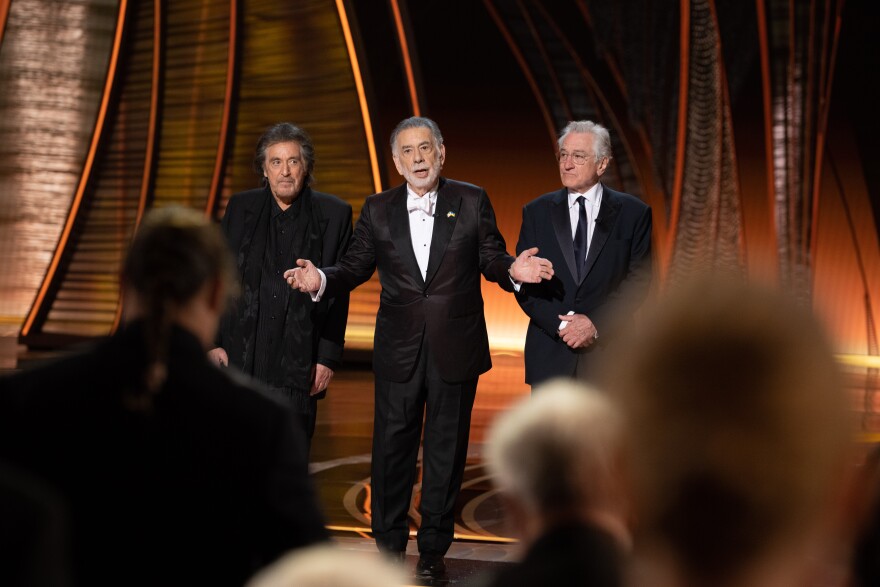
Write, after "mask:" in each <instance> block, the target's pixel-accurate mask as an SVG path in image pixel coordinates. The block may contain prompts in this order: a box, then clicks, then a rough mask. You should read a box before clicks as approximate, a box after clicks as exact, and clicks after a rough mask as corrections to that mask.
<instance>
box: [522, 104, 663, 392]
mask: <svg viewBox="0 0 880 587" xmlns="http://www.w3.org/2000/svg"><path fill="white" fill-rule="evenodd" d="M610 159H611V140H610V137H609V135H608V130H607V129H605V128H604V127H602V126H601V125H598V124H596V123H593V122H590V121H586V120H581V121H575V122H570V123H569V124H568V125H567V126H566V127H565V128H564V129H563V130H562V133H561V135H560V137H559V153H558V160H559V175H560V177H561V179H562V185H563V186H564V187H563V188H562V189H561V190H557V191H555V192H550V193H547V194H544V195H543V196H541V197H539V198H537V199H535V200H533V201H532V202H529V203H528V204H526V206H525V207H524V208H523V221H522V228H521V229H520V234H519V242H518V243H517V247H516V248H517V251H518V252H519V251H523V250H525V249H528V248H531V247H537V248H539V249H540V250H541V254H542V255H544V256H545V257H546V258H547V259H548V260H549V261H551V262H552V263H553V266H554V268H555V275H554V277H553V279H551V280H549V281H542V282H541V283H535V284H523V286H522V287H521V288H520V290H519V292H518V293H517V301H518V302H519V304H520V306H521V307H522V309H523V311H524V312H525V313H526V314H528V316H529V318H531V320H530V321H529V326H528V332H527V334H526V344H525V363H526V383H529V384H531V385H532V386H534V385H537V384H538V383H540V382H542V381H544V380H547V379H550V378H552V377H556V376H568V377H574V376H578V377H581V378H585V379H588V380H589V379H595V376H596V371H597V367H598V364H599V362H600V361H601V357H602V351H603V348H604V347H605V346H606V345H607V344H608V343H609V342H613V341H614V340H615V338H617V335H618V334H619V332H620V331H621V329H623V328H626V327H627V325H628V324H629V323H630V322H631V318H632V315H633V313H634V312H635V310H636V309H637V308H638V306H639V304H641V302H642V301H643V300H644V298H645V295H646V294H647V291H648V287H649V286H650V282H651V272H652V268H651V208H650V207H648V205H646V204H645V203H644V202H642V201H641V200H639V199H638V198H636V197H634V196H631V195H629V194H624V193H621V192H616V191H614V190H612V189H610V188H608V187H607V186H605V185H604V184H602V183H601V182H600V181H599V179H600V178H601V177H602V174H603V173H605V170H606V169H607V168H608V162H609V161H610Z"/></svg>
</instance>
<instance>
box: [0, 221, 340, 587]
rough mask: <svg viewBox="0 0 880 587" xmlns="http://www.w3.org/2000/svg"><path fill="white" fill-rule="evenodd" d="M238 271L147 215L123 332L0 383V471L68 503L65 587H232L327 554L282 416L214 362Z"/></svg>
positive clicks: (292, 427)
mask: <svg viewBox="0 0 880 587" xmlns="http://www.w3.org/2000/svg"><path fill="white" fill-rule="evenodd" d="M234 271H235V269H234V265H233V260H232V259H231V257H230V255H229V251H228V247H227V245H226V243H225V241H224V238H223V235H222V234H221V233H220V230H219V229H218V228H217V227H216V226H215V225H214V224H213V223H211V222H209V221H207V220H206V219H205V218H204V217H203V216H202V215H201V214H199V213H197V212H194V211H192V210H185V209H182V208H176V207H166V208H162V209H160V210H157V211H154V212H151V213H150V214H148V215H147V216H146V217H145V219H144V222H143V224H142V225H141V228H140V229H139V231H138V234H137V235H136V237H135V239H134V241H133V243H132V247H131V250H130V252H129V254H128V256H127V259H126V263H125V267H124V270H123V280H122V281H123V286H124V291H125V302H126V303H125V313H126V316H125V324H124V326H123V327H122V328H121V329H120V330H119V331H118V332H117V333H116V334H114V335H113V336H112V337H110V338H108V339H106V340H104V341H101V342H99V343H98V344H97V345H96V346H94V347H93V348H91V349H89V350H85V351H84V352H80V353H77V354H75V355H73V356H69V357H67V358H63V359H61V360H58V361H57V362H54V363H51V364H48V365H46V366H44V367H42V368H37V369H34V370H31V371H25V372H22V373H19V374H16V375H13V376H11V377H7V378H3V379H0V458H3V459H6V460H8V462H9V463H11V464H13V465H14V466H17V467H20V468H21V469H23V470H24V471H26V472H28V473H30V474H32V475H34V476H37V477H39V478H40V479H42V480H43V481H45V482H46V483H47V484H48V485H49V486H50V487H52V488H54V489H55V490H56V491H57V492H58V493H59V494H60V496H61V497H62V498H63V499H64V500H65V505H66V507H67V513H68V515H69V517H68V520H69V527H70V530H71V537H70V541H69V544H70V545H71V548H72V552H71V556H72V566H73V573H74V577H73V584H74V585H77V584H78V585H144V586H148V585H149V586H153V585H230V586H232V585H236V586H238V585H242V584H243V583H244V582H245V581H246V580H247V579H248V577H250V576H251V575H252V574H253V573H254V572H255V571H256V570H258V569H259V568H261V567H262V566H264V565H266V564H268V563H270V562H272V561H273V560H274V559H275V558H277V557H278V556H279V555H280V554H282V553H284V552H285V551H287V550H289V549H291V548H294V547H298V546H303V545H306V544H310V543H313V542H316V541H323V540H326V538H327V535H326V531H325V529H324V526H323V519H322V518H323V517H322V515H321V513H320V510H319V508H318V505H317V500H316V497H315V494H314V491H313V489H312V487H311V485H310V481H309V478H308V469H307V462H306V452H305V446H304V443H305V440H304V438H305V435H304V433H303V431H302V430H301V429H300V428H299V427H298V426H297V421H296V420H295V419H294V418H293V417H292V414H291V412H290V410H289V409H288V408H286V407H284V406H282V405H281V404H279V403H278V402H277V401H276V400H274V399H273V398H271V397H269V396H268V395H265V393H264V392H262V391H259V390H257V389H256V388H255V387H254V386H253V385H251V384H249V383H248V382H247V381H245V379H244V378H243V377H235V376H232V377H231V376H230V374H231V372H229V371H222V370H220V369H219V368H218V367H217V365H216V364H212V363H211V362H209V361H208V358H207V354H206V351H207V349H208V348H209V347H210V345H211V343H212V342H213V340H214V336H215V335H216V330H217V323H218V320H219V317H220V315H221V313H222V311H223V308H224V306H225V301H226V295H227V292H228V291H229V288H230V285H231V284H232V283H233V282H234Z"/></svg>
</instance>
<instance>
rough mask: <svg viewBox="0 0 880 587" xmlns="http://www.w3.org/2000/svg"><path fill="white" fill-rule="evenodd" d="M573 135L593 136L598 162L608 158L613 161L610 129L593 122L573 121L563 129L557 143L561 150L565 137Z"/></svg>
mask: <svg viewBox="0 0 880 587" xmlns="http://www.w3.org/2000/svg"><path fill="white" fill-rule="evenodd" d="M571 133H586V134H591V135H593V137H595V138H594V139H593V150H594V151H595V153H594V154H595V156H596V161H600V160H601V159H603V158H604V157H608V158H609V159H611V135H609V134H608V129H607V128H605V127H604V126H602V125H601V124H598V123H596V122H593V121H591V120H573V121H571V122H569V123H568V124H566V125H565V128H563V129H562V132H561V133H559V140H558V141H557V143H558V145H559V148H560V149H561V148H562V142H563V141H564V140H565V137H567V136H568V135H570V134H571Z"/></svg>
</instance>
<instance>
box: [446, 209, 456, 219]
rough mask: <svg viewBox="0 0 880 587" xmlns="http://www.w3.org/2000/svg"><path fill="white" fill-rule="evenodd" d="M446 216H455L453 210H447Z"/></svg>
mask: <svg viewBox="0 0 880 587" xmlns="http://www.w3.org/2000/svg"><path fill="white" fill-rule="evenodd" d="M446 217H447V218H455V212H452V211H451V210H450V211H449V212H447V213H446Z"/></svg>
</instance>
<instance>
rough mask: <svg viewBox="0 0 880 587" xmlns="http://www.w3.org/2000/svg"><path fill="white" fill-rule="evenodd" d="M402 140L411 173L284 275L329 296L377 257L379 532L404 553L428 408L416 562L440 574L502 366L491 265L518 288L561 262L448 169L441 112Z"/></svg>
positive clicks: (408, 124)
mask: <svg viewBox="0 0 880 587" xmlns="http://www.w3.org/2000/svg"><path fill="white" fill-rule="evenodd" d="M391 149H392V154H393V156H394V164H395V166H396V167H397V171H398V172H399V173H400V174H401V175H402V176H403V177H404V178H405V179H406V183H404V184H402V185H399V186H397V187H394V188H391V189H390V190H387V191H384V192H382V193H379V194H375V195H372V196H370V197H368V198H367V199H366V201H365V202H364V206H363V208H362V209H361V215H360V219H359V220H358V223H357V226H356V227H355V231H354V237H353V238H352V241H351V246H350V247H349V249H348V251H347V252H346V254H345V255H344V256H343V257H342V259H340V260H339V261H338V262H336V264H335V265H334V266H333V267H326V268H324V269H323V271H319V270H318V269H317V268H316V267H315V266H314V265H313V264H312V263H311V261H307V260H304V259H300V260H298V261H297V265H298V267H297V268H295V269H291V270H289V271H287V272H286V273H285V277H287V279H288V282H289V283H290V284H291V287H294V288H296V289H299V290H300V291H304V292H311V293H312V294H313V299H316V300H318V299H322V298H323V297H333V296H335V295H338V294H340V293H344V292H348V291H350V290H352V289H354V288H355V287H357V286H358V285H360V284H362V283H364V282H365V281H367V280H368V279H369V278H370V277H371V276H372V275H373V272H374V271H376V269H377V268H378V271H379V281H380V283H381V284H382V293H381V296H380V301H379V312H378V314H377V316H376V334H375V338H374V343H373V371H374V373H375V375H376V380H375V391H376V404H375V406H376V407H375V419H374V426H373V461H372V492H371V497H372V502H371V503H372V529H373V535H374V536H375V538H376V544H377V546H378V547H379V549H380V550H382V551H383V552H386V553H388V554H389V555H390V556H392V557H394V558H400V557H402V556H403V555H404V553H405V550H406V543H407V539H408V538H409V522H408V519H407V513H408V511H409V506H410V501H411V496H412V489H413V483H414V482H415V479H416V464H417V459H418V453H419V437H420V435H421V431H422V419H423V418H424V423H425V424H424V427H425V435H424V451H423V471H424V474H423V478H422V497H421V504H420V508H419V510H420V513H421V517H422V522H421V526H420V528H419V535H418V545H419V553H420V555H421V556H420V559H419V564H418V567H417V570H418V574H419V575H421V576H423V577H425V578H437V577H439V576H442V574H443V572H444V569H445V564H444V562H443V556H444V555H445V554H446V551H447V550H448V549H449V546H450V544H451V543H452V536H453V527H454V508H455V500H456V498H457V497H458V493H459V490H460V489H461V481H462V476H463V474H464V467H465V462H466V459H467V446H468V433H469V430H470V418H471V409H472V407H473V404H474V396H475V394H476V391H477V379H478V378H479V376H480V375H481V374H482V373H485V372H486V371H488V370H489V369H490V368H491V366H492V361H491V359H490V356H489V340H488V335H487V332H486V320H485V317H484V315H483V296H482V294H481V291H480V284H481V278H480V276H481V275H482V276H484V277H485V278H486V279H488V280H489V281H494V282H496V283H498V285H500V286H501V287H502V288H503V289H505V290H507V291H513V289H514V281H516V282H524V283H532V282H538V281H540V280H542V279H549V278H550V277H552V275H553V268H552V266H551V264H550V263H548V262H547V261H546V260H545V259H541V258H538V257H535V256H534V255H535V254H536V253H537V252H538V249H536V248H530V249H527V250H525V251H523V252H522V253H521V254H520V255H519V257H517V258H516V259H514V258H513V257H511V256H510V255H508V254H507V250H506V246H505V243H504V238H503V237H502V236H501V233H500V232H499V231H498V227H497V226H496V223H495V212H494V211H493V209H492V204H491V202H490V201H489V197H488V195H487V194H486V191H485V190H484V189H482V188H480V187H478V186H475V185H471V184H469V183H464V182H460V181H455V180H452V179H447V178H444V177H440V171H441V169H442V167H443V162H444V161H445V158H446V148H445V146H444V144H443V136H442V135H441V134H440V129H439V127H438V126H437V124H436V123H435V122H434V121H433V120H430V119H428V118H422V117H412V118H407V119H405V120H403V121H402V122H401V123H400V124H398V125H397V127H396V128H395V129H394V131H393V132H392V134H391Z"/></svg>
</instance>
